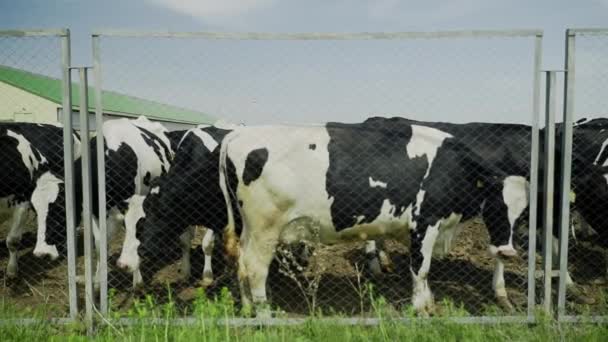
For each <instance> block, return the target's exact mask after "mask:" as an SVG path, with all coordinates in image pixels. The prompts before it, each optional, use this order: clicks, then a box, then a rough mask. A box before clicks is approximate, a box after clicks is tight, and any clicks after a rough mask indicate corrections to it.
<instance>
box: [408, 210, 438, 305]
mask: <svg viewBox="0 0 608 342" xmlns="http://www.w3.org/2000/svg"><path fill="white" fill-rule="evenodd" d="M440 224H441V221H438V222H437V223H435V224H434V225H429V226H427V228H426V230H423V231H421V230H419V229H415V230H412V231H411V233H410V234H411V252H410V272H411V273H412V279H413V285H414V290H413V293H412V304H413V305H414V309H415V310H416V312H417V313H418V314H419V315H422V316H428V315H429V314H431V313H433V311H434V301H433V294H432V292H431V289H430V287H429V284H428V279H427V277H428V274H429V270H430V268H431V258H432V255H433V247H434V245H435V240H437V235H438V234H439V226H440Z"/></svg>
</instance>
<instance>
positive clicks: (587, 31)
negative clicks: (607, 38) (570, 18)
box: [567, 27, 608, 36]
mask: <svg viewBox="0 0 608 342" xmlns="http://www.w3.org/2000/svg"><path fill="white" fill-rule="evenodd" d="M567 32H568V35H571V36H575V35H608V27H606V28H569V29H568V30H567Z"/></svg>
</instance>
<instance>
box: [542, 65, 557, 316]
mask: <svg viewBox="0 0 608 342" xmlns="http://www.w3.org/2000/svg"><path fill="white" fill-rule="evenodd" d="M545 76H546V93H545V145H544V156H545V174H544V179H545V188H544V212H543V214H544V222H545V225H544V227H543V228H544V229H543V266H544V267H543V270H544V272H543V274H544V281H545V284H544V297H543V298H544V300H543V309H544V310H545V311H546V312H547V313H550V312H551V279H552V276H553V260H552V245H553V196H554V187H555V183H554V178H555V71H547V72H546V73H545Z"/></svg>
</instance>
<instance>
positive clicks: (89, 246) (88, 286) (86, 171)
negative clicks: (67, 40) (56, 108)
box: [78, 67, 95, 331]
mask: <svg viewBox="0 0 608 342" xmlns="http://www.w3.org/2000/svg"><path fill="white" fill-rule="evenodd" d="M78 73H79V75H80V128H81V134H82V140H83V142H85V143H83V144H81V149H82V156H81V162H82V199H83V201H82V211H83V213H82V221H83V225H84V260H85V265H84V274H85V321H86V324H87V328H88V330H89V331H90V329H91V328H92V325H93V310H94V307H95V300H94V295H93V291H94V289H93V264H94V263H93V258H94V248H93V234H92V233H93V232H92V229H93V227H92V225H93V224H92V216H91V202H92V196H91V154H90V151H91V149H90V145H89V104H88V99H87V95H88V89H87V87H88V84H87V83H88V82H87V81H88V77H87V68H86V67H80V68H78Z"/></svg>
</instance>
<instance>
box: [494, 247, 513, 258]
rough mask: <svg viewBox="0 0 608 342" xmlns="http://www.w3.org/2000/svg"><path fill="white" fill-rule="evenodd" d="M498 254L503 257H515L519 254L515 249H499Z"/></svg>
mask: <svg viewBox="0 0 608 342" xmlns="http://www.w3.org/2000/svg"><path fill="white" fill-rule="evenodd" d="M498 255H499V256H500V257H503V258H513V257H515V256H517V251H516V250H514V249H503V250H499V251H498Z"/></svg>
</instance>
